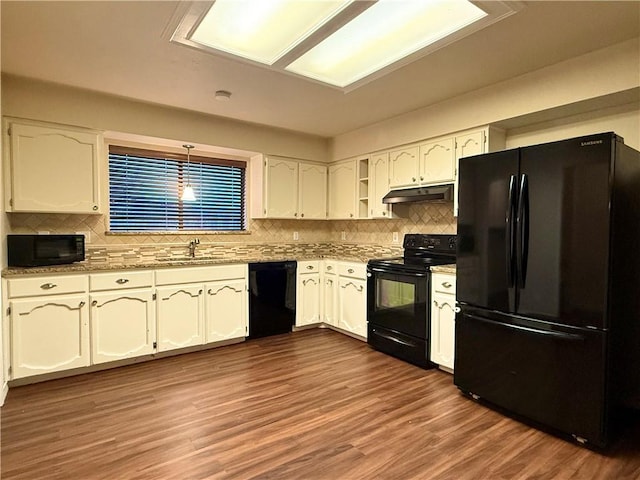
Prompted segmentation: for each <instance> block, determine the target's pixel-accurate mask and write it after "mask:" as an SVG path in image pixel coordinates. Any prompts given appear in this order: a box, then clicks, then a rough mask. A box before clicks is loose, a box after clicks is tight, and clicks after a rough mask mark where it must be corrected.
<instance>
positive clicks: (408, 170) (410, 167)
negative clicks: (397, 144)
mask: <svg viewBox="0 0 640 480" xmlns="http://www.w3.org/2000/svg"><path fill="white" fill-rule="evenodd" d="M418 159H419V148H418V147H417V146H416V147H409V148H402V149H399V150H392V151H390V152H389V187H390V188H406V187H415V186H416V185H418V183H419V180H418V177H419V169H418Z"/></svg>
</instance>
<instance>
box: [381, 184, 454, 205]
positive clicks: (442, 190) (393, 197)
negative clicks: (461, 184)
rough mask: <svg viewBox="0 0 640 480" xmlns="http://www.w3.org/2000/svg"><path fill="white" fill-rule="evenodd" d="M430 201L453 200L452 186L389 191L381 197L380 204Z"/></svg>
mask: <svg viewBox="0 0 640 480" xmlns="http://www.w3.org/2000/svg"><path fill="white" fill-rule="evenodd" d="M432 200H449V201H451V200H453V185H437V186H434V187H418V188H405V189H402V190H391V191H390V192H389V193H387V194H386V195H385V196H384V197H382V203H410V202H428V201H432Z"/></svg>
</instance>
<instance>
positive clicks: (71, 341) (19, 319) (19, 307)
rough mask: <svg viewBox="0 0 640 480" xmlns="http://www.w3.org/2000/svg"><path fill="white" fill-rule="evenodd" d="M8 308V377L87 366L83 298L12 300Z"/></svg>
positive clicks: (85, 310)
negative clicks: (9, 348) (9, 343)
mask: <svg viewBox="0 0 640 480" xmlns="http://www.w3.org/2000/svg"><path fill="white" fill-rule="evenodd" d="M10 306H11V320H10V321H11V365H12V369H13V377H12V378H14V379H16V378H22V377H27V376H29V375H39V374H42V373H50V372H57V371H60V370H67V369H69V368H76V367H86V366H88V365H89V361H90V354H89V307H88V305H87V297H86V296H85V295H69V296H64V297H48V298H46V299H44V300H43V299H25V300H14V301H12V302H11V304H10Z"/></svg>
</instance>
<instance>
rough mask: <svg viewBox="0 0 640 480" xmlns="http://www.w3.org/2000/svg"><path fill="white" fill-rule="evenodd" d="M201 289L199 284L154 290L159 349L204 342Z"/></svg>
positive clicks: (163, 349) (161, 350)
mask: <svg viewBox="0 0 640 480" xmlns="http://www.w3.org/2000/svg"><path fill="white" fill-rule="evenodd" d="M203 293H204V291H203V285H200V284H198V285H183V286H173V287H159V288H158V289H157V290H156V295H157V297H156V298H157V299H156V303H157V305H156V307H157V322H158V351H159V352H164V351H167V350H173V349H176V348H184V347H190V346H193V345H201V344H202V343H204V327H203V324H204V296H203Z"/></svg>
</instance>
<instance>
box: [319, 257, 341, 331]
mask: <svg viewBox="0 0 640 480" xmlns="http://www.w3.org/2000/svg"><path fill="white" fill-rule="evenodd" d="M322 263H323V269H322V275H321V277H320V281H321V283H322V285H321V297H320V298H321V300H320V306H321V317H322V321H323V322H324V323H326V324H327V325H333V326H334V327H337V326H338V321H337V308H338V274H337V263H336V262H335V261H332V260H325V261H323V262H322Z"/></svg>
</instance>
